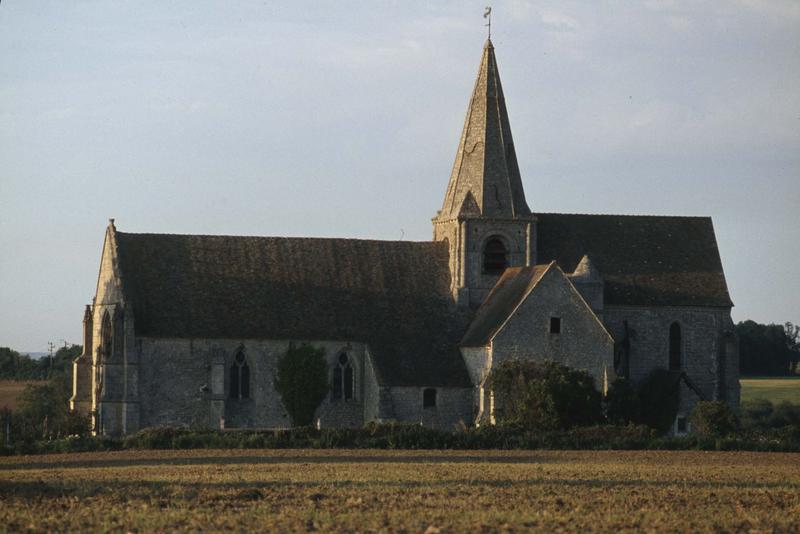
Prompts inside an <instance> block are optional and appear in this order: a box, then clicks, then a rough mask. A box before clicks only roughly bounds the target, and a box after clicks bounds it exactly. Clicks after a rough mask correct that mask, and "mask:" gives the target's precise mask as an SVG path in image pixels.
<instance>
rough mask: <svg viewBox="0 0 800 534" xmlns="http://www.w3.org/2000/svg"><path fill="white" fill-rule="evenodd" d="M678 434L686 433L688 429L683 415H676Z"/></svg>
mask: <svg viewBox="0 0 800 534" xmlns="http://www.w3.org/2000/svg"><path fill="white" fill-rule="evenodd" d="M676 426H677V429H678V434H686V432H687V430H688V429H689V427H688V425H687V424H686V418H685V417H678V423H677V425H676Z"/></svg>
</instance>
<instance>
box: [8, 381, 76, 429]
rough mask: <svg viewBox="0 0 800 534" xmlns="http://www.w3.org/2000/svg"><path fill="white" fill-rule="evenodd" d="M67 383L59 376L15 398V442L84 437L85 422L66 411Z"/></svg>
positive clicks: (67, 401) (67, 408) (67, 405)
mask: <svg viewBox="0 0 800 534" xmlns="http://www.w3.org/2000/svg"><path fill="white" fill-rule="evenodd" d="M69 397H70V381H69V379H68V377H66V376H64V375H61V376H58V377H56V378H53V379H52V380H49V381H48V382H46V383H44V384H40V385H29V386H27V387H26V388H25V391H23V392H22V394H20V396H19V403H18V406H17V409H16V410H15V412H14V414H13V421H14V425H15V432H13V433H12V434H13V435H14V436H16V437H17V439H40V438H52V437H60V436H67V435H71V434H85V433H86V432H88V430H89V421H88V419H87V418H85V417H83V416H80V415H78V414H76V413H74V412H70V411H69Z"/></svg>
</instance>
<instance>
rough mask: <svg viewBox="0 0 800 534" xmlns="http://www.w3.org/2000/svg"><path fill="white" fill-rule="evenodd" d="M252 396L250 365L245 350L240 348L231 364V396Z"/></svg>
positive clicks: (233, 397)
mask: <svg viewBox="0 0 800 534" xmlns="http://www.w3.org/2000/svg"><path fill="white" fill-rule="evenodd" d="M249 397H250V367H249V366H248V365H247V358H245V357H244V351H243V350H242V349H239V350H238V351H237V352H236V356H235V357H234V358H233V365H231V387H230V398H232V399H247V398H249Z"/></svg>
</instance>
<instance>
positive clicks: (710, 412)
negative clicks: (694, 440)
mask: <svg viewBox="0 0 800 534" xmlns="http://www.w3.org/2000/svg"><path fill="white" fill-rule="evenodd" d="M689 421H690V422H691V423H692V430H693V431H694V433H695V434H697V435H698V436H700V437H706V436H708V437H715V438H721V437H724V436H727V435H729V434H732V433H733V432H735V431H736V430H737V429H738V428H739V419H738V418H737V417H736V414H734V413H733V411H732V410H731V409H730V407H729V406H728V405H727V404H726V403H724V402H720V401H700V402H698V403H697V404H695V406H694V410H692V414H691V416H690V417H689Z"/></svg>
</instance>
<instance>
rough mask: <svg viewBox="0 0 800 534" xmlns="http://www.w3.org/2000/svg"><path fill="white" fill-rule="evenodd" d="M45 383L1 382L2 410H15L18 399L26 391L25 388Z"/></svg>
mask: <svg viewBox="0 0 800 534" xmlns="http://www.w3.org/2000/svg"><path fill="white" fill-rule="evenodd" d="M43 383H44V382H38V381H35V380H29V381H16V380H0V409H3V408H10V409H12V410H13V409H14V408H16V406H17V397H19V394H20V393H22V392H23V391H24V390H25V386H27V385H29V384H30V385H37V384H43Z"/></svg>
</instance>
